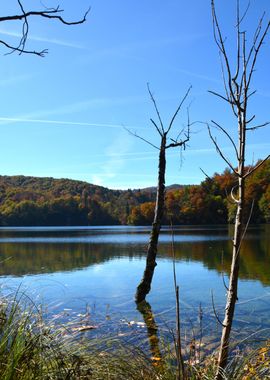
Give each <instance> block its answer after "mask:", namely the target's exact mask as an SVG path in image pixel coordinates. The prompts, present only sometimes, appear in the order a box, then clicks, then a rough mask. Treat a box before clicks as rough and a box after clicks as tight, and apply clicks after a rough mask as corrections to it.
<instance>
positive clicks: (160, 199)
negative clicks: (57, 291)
mask: <svg viewBox="0 0 270 380" xmlns="http://www.w3.org/2000/svg"><path fill="white" fill-rule="evenodd" d="M190 90H191V86H190V87H189V89H188V90H187V92H186V94H185V96H184V97H183V99H182V100H181V102H180V104H179V106H178V107H177V109H176V111H175V113H174V115H173V117H172V118H171V120H170V123H169V125H168V127H167V128H165V127H164V124H163V121H162V119H161V116H160V113H159V109H158V107H157V104H156V101H155V99H154V97H153V94H152V92H151V90H150V88H149V86H148V91H149V95H150V98H151V100H152V102H153V104H154V107H155V111H156V114H157V117H158V123H156V122H155V121H154V120H153V119H150V120H151V122H152V124H153V125H154V127H155V129H156V131H157V133H158V134H159V136H160V145H159V146H156V145H154V144H152V143H151V142H149V141H147V140H145V139H144V138H142V137H140V136H138V135H136V134H134V135H135V136H136V137H138V138H140V139H142V140H143V141H145V142H147V143H148V144H150V145H152V146H153V147H154V148H156V149H158V150H159V159H158V184H157V194H156V205H155V214H154V220H153V223H152V231H151V235H150V240H149V244H148V248H147V258H146V266H145V270H144V274H143V277H142V280H141V282H140V284H139V285H138V287H137V291H136V295H135V301H136V302H137V303H139V302H142V301H144V300H145V297H146V295H147V294H148V293H149V292H150V290H151V283H152V278H153V275H154V270H155V267H156V265H157V264H156V256H157V248H158V239H159V233H160V228H161V222H162V218H163V213H164V204H165V173H166V151H167V150H168V149H170V148H177V147H182V148H184V149H185V144H186V143H187V142H188V141H189V135H190V131H189V121H188V126H187V130H186V131H185V130H182V131H181V132H180V133H179V134H178V136H177V137H176V139H172V138H169V137H168V134H169V132H170V131H171V129H172V126H173V124H174V121H175V118H176V116H177V115H178V113H179V111H180V109H181V107H182V105H183V103H184V101H185V100H186V98H187V96H188V94H189V92H190ZM182 134H183V136H184V139H181V136H182Z"/></svg>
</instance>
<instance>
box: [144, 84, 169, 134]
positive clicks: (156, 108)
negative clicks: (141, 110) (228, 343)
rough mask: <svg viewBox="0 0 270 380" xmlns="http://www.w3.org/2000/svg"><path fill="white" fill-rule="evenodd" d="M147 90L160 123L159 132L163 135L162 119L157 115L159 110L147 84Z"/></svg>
mask: <svg viewBox="0 0 270 380" xmlns="http://www.w3.org/2000/svg"><path fill="white" fill-rule="evenodd" d="M147 89H148V93H149V95H150V98H151V100H152V102H153V104H154V107H155V110H156V114H157V116H158V120H159V123H160V126H161V130H162V133H163V134H164V133H165V131H164V126H163V122H162V119H161V116H160V113H159V109H158V106H157V103H156V100H155V98H154V96H153V94H152V92H151V90H150V86H149V83H147Z"/></svg>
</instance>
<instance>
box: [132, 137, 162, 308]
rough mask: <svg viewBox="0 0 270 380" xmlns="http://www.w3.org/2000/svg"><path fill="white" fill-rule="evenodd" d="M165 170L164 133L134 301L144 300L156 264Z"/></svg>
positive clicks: (148, 290) (149, 287) (149, 288)
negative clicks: (153, 208)
mask: <svg viewBox="0 0 270 380" xmlns="http://www.w3.org/2000/svg"><path fill="white" fill-rule="evenodd" d="M165 171H166V133H165V134H164V135H163V136H162V139H161V144H160V151H159V164H158V186H157V195H156V206H155V215H154V221H153V223H152V231H151V235H150V240H149V244H148V248H147V259H146V266H145V270H144V273H143V277H142V280H141V282H140V284H139V285H138V287H137V291H136V295H135V301H136V302H137V303H139V302H142V301H144V300H145V297H146V295H147V294H148V293H149V292H150V290H151V283H152V278H153V275H154V270H155V267H156V265H157V263H156V256H157V248H158V239H159V233H160V228H161V222H162V218H163V213H164V203H165Z"/></svg>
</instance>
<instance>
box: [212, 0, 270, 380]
mask: <svg viewBox="0 0 270 380" xmlns="http://www.w3.org/2000/svg"><path fill="white" fill-rule="evenodd" d="M211 4H212V19H213V27H214V39H215V43H216V45H217V47H218V50H219V54H220V56H221V61H222V73H223V80H224V90H225V94H219V93H216V92H214V91H210V92H211V93H212V94H214V95H216V96H218V97H219V98H221V99H222V100H224V101H225V102H226V103H227V104H228V105H229V107H230V109H231V111H232V114H233V116H234V117H235V119H236V124H237V138H236V139H234V138H233V135H232V134H230V133H229V132H228V131H227V130H226V129H225V128H224V127H223V126H221V125H220V124H219V123H217V122H215V121H212V127H215V128H217V129H218V130H219V131H220V132H221V133H222V134H223V135H224V136H225V137H226V138H227V139H228V140H229V142H230V143H231V145H232V148H233V151H234V160H235V163H232V162H231V161H230V160H229V159H228V158H227V157H226V155H225V154H224V152H223V151H222V149H221V148H220V146H219V145H218V143H217V141H216V138H214V136H213V134H212V131H211V129H210V126H208V131H209V135H210V138H211V140H212V142H213V143H214V146H215V148H216V150H217V152H218V154H219V155H220V156H221V157H222V159H223V160H224V161H225V162H226V164H227V165H228V166H229V167H230V169H231V170H232V172H233V173H234V174H235V176H236V178H237V185H236V186H235V187H234V188H233V189H232V191H231V196H232V201H233V202H234V203H235V205H236V216H235V225H234V236H233V247H232V262H231V272H230V281H229V286H228V289H227V302H226V307H225V316H224V320H223V322H222V336H221V342H220V348H219V355H218V369H217V373H216V380H221V379H223V378H224V376H223V375H224V369H225V367H226V364H227V361H228V351H229V342H230V333H231V328H232V323H233V318H234V311H235V304H236V301H237V299H238V298H237V291H238V274H239V260H240V251H241V243H242V241H243V238H244V235H245V232H246V228H247V225H248V221H245V220H244V217H243V215H244V213H243V211H244V206H245V181H246V179H247V177H248V176H249V175H251V174H252V173H253V172H254V171H255V170H256V169H257V168H258V167H259V166H260V165H261V164H262V163H263V162H265V160H267V159H268V158H269V156H268V157H266V158H265V160H263V161H261V162H260V163H259V164H258V165H257V166H256V167H254V168H253V169H251V170H249V171H247V169H246V168H245V159H246V139H247V133H248V132H251V131H255V130H257V129H259V128H261V127H264V126H266V125H267V124H268V123H263V124H260V125H253V122H254V119H255V115H248V105H249V99H250V97H251V96H252V95H254V94H255V92H256V91H253V90H251V88H250V86H251V81H252V78H253V74H254V70H255V66H256V62H257V57H258V54H259V52H260V50H261V47H262V45H263V42H264V40H265V37H266V35H267V33H268V30H269V28H270V23H269V22H268V23H267V24H266V25H265V26H263V21H264V15H263V16H262V18H261V19H260V20H259V23H258V25H257V28H256V30H255V33H254V36H253V40H252V43H251V45H250V47H248V46H247V40H246V32H245V31H242V30H241V29H242V24H243V20H244V19H245V16H246V14H247V10H248V8H247V9H246V11H245V12H244V13H243V16H242V15H240V7H239V0H237V1H236V4H237V17H236V39H237V49H236V53H235V67H234V65H233V63H232V61H231V60H230V57H229V54H228V52H227V48H226V46H225V39H224V37H223V35H222V33H221V28H220V24H219V20H218V18H217V15H216V9H215V1H214V0H211ZM233 69H234V70H235V71H234V72H232V70H233Z"/></svg>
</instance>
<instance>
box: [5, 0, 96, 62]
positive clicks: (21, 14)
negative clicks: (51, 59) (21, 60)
mask: <svg viewBox="0 0 270 380" xmlns="http://www.w3.org/2000/svg"><path fill="white" fill-rule="evenodd" d="M17 3H18V8H19V11H18V13H17V14H13V15H9V16H0V22H9V21H21V22H22V34H21V38H20V40H19V42H18V44H17V45H13V44H10V43H8V42H7V41H4V40H0V44H1V45H3V46H5V47H6V48H7V50H8V52H7V53H6V54H11V53H14V52H17V53H19V54H33V55H37V56H39V57H44V56H45V54H46V53H48V50H47V49H44V50H40V51H36V50H28V49H27V48H26V42H27V39H28V34H29V27H30V26H29V21H30V19H32V18H40V19H50V20H56V21H58V22H60V23H62V24H65V25H78V24H83V23H84V22H85V21H86V16H87V14H88V13H89V10H90V9H88V10H87V12H85V14H84V16H83V17H82V18H81V19H79V20H77V21H67V20H66V19H65V18H64V16H63V12H64V10H63V9H61V8H60V7H59V6H57V7H53V8H47V7H45V6H44V7H43V9H39V10H33V9H31V10H25V8H24V6H23V2H22V1H21V0H17Z"/></svg>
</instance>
